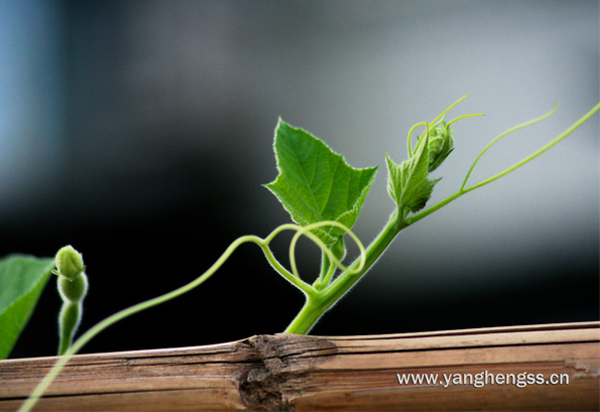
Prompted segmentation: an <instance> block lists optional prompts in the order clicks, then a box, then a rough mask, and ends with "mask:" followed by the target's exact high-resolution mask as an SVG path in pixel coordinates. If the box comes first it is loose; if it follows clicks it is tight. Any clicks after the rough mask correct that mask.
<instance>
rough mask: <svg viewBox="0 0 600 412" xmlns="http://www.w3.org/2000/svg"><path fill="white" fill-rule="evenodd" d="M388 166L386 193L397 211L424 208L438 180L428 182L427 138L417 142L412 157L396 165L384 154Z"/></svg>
mask: <svg viewBox="0 0 600 412" xmlns="http://www.w3.org/2000/svg"><path fill="white" fill-rule="evenodd" d="M385 157H386V160H387V166H388V193H389V194H390V197H391V198H392V199H393V200H394V202H396V204H397V205H398V209H399V210H401V211H404V209H408V210H409V211H411V212H413V213H414V212H417V211H419V210H421V209H423V208H424V207H425V204H426V203H427V201H428V200H429V198H430V197H431V192H432V191H433V186H435V184H436V183H437V182H438V181H439V180H440V179H437V180H429V179H428V178H427V175H428V173H429V137H428V135H427V134H425V136H424V137H423V138H422V139H421V141H419V143H418V147H417V150H416V151H415V153H414V154H413V156H412V157H411V158H410V159H408V160H405V161H403V162H402V163H401V164H400V165H397V164H396V163H394V162H393V161H392V159H390V156H389V155H388V154H387V152H386V154H385Z"/></svg>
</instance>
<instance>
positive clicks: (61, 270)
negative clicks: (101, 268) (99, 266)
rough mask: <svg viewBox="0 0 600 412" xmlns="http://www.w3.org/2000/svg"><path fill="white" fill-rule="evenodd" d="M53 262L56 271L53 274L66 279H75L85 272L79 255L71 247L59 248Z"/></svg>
mask: <svg viewBox="0 0 600 412" xmlns="http://www.w3.org/2000/svg"><path fill="white" fill-rule="evenodd" d="M55 260H56V267H57V269H58V271H56V272H54V273H56V274H57V275H60V276H64V277H66V278H68V279H71V280H72V279H75V278H76V277H77V276H79V275H80V274H81V273H83V271H84V270H85V266H84V264H83V258H82V257H81V253H79V252H77V251H76V250H75V249H74V248H73V246H71V245H68V246H65V247H63V248H61V249H60V250H59V251H58V253H57V254H56V258H55Z"/></svg>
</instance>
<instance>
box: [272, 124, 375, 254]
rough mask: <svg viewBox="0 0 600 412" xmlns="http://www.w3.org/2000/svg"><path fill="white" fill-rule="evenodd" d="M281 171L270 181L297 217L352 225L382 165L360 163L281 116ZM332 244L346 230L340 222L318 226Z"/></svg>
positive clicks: (278, 142) (278, 146)
mask: <svg viewBox="0 0 600 412" xmlns="http://www.w3.org/2000/svg"><path fill="white" fill-rule="evenodd" d="M274 148H275V157H276V159H277V169H278V170H279V175H278V176H277V178H276V179H275V181H273V182H271V183H269V184H267V185H265V186H266V187H267V188H268V189H269V190H271V192H273V194H274V195H275V196H276V197H277V199H279V201H280V202H281V203H282V205H283V207H284V208H285V209H286V210H287V211H288V213H289V214H290V216H291V218H292V220H293V221H294V222H296V223H298V224H299V225H302V226H305V225H308V224H311V223H317V222H321V221H324V220H333V221H336V222H340V223H342V224H344V225H346V226H347V227H349V228H351V227H352V226H353V225H354V223H355V222H356V219H357V218H358V215H359V213H360V209H361V207H362V205H363V203H364V201H365V198H366V196H367V193H368V192H369V189H370V188H371V185H372V184H373V180H374V179H375V173H376V172H377V167H373V168H366V169H355V168H353V167H351V166H349V165H348V164H347V163H346V161H345V160H344V158H343V156H342V155H340V154H337V153H335V152H334V151H333V150H331V149H330V148H329V147H328V146H327V145H326V144H325V143H323V142H322V141H321V140H320V139H318V138H316V137H314V136H313V135H311V134H310V133H308V132H306V131H304V130H302V129H297V128H294V127H292V126H290V125H289V124H287V123H285V122H284V121H283V120H281V119H280V120H279V123H278V125H277V129H276V130H275V144H274ZM314 233H315V234H316V235H317V236H319V238H320V239H321V240H323V242H325V243H326V244H332V243H334V242H335V241H336V240H337V239H338V238H339V237H340V236H342V235H343V234H344V233H343V231H342V230H341V229H339V228H337V227H333V228H331V227H330V228H323V229H318V230H315V231H314Z"/></svg>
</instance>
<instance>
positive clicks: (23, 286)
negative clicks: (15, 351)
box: [0, 256, 54, 359]
mask: <svg viewBox="0 0 600 412" xmlns="http://www.w3.org/2000/svg"><path fill="white" fill-rule="evenodd" d="M53 267H54V259H51V258H47V259H37V258H33V257H28V256H9V257H7V258H4V259H2V260H0V359H5V358H6V357H8V355H9V354H10V351H11V350H12V348H13V346H14V345H15V343H16V342H17V339H18V337H19V335H20V334H21V331H22V330H23V328H24V327H25V325H26V324H27V321H28V320H29V318H30V316H31V314H32V313H33V310H34V309H35V305H36V304H37V301H38V299H39V297H40V294H41V293H42V290H43V289H44V286H46V283H48V279H49V278H50V276H51V270H52V268H53Z"/></svg>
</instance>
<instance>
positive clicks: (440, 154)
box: [428, 121, 454, 172]
mask: <svg viewBox="0 0 600 412" xmlns="http://www.w3.org/2000/svg"><path fill="white" fill-rule="evenodd" d="M452 150H454V139H452V132H451V131H450V126H448V124H447V123H446V122H444V121H441V122H440V123H438V124H436V125H435V127H434V128H433V129H430V130H429V167H428V171H429V172H433V171H434V170H435V169H437V168H438V167H439V166H440V165H441V164H442V162H443V161H444V160H446V158H447V157H448V155H450V153H451V152H452Z"/></svg>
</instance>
